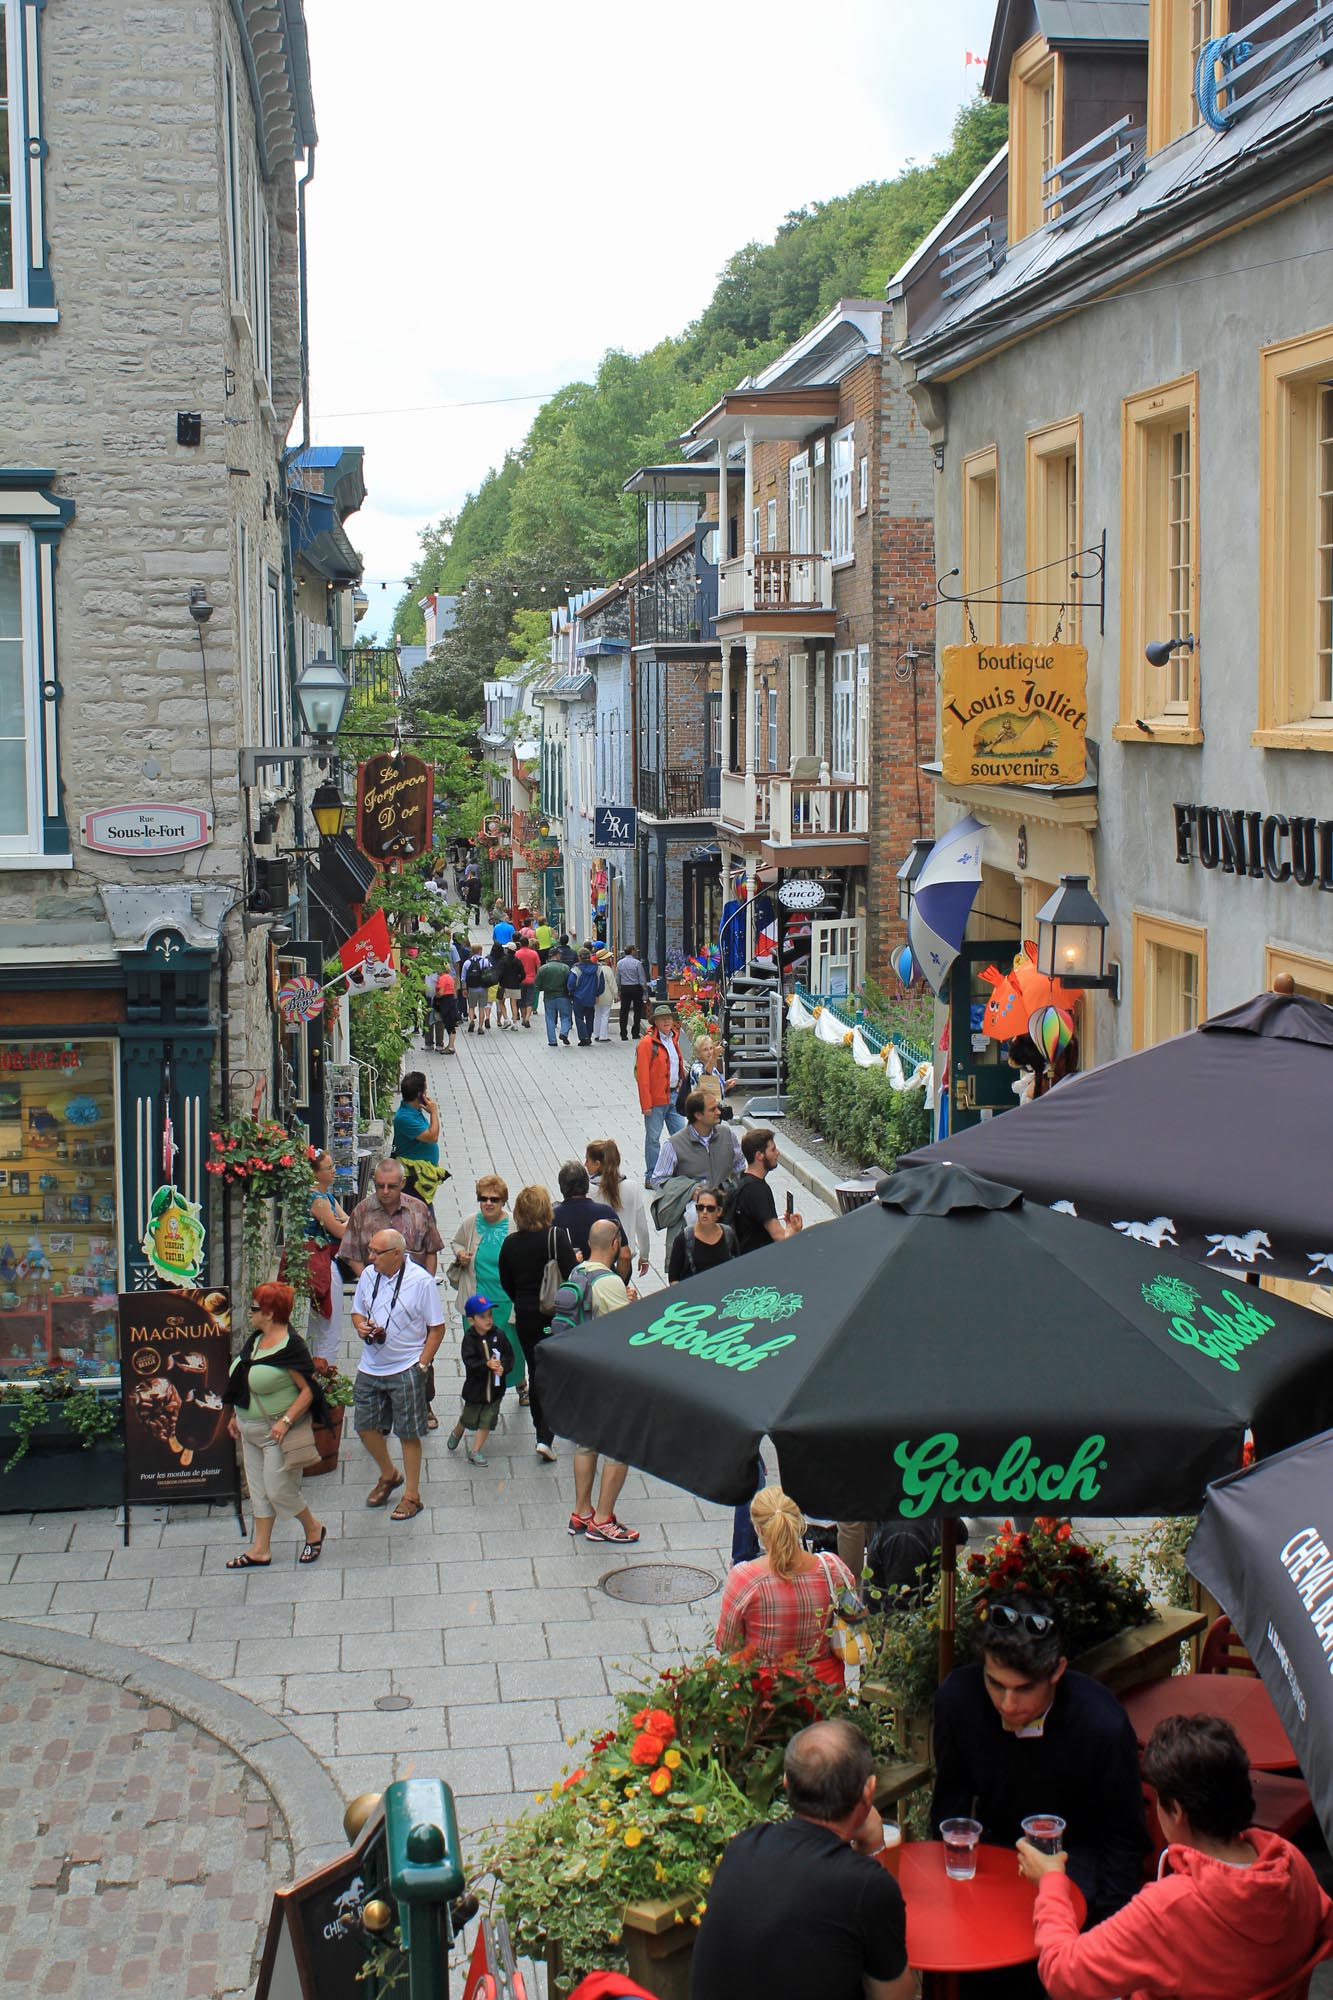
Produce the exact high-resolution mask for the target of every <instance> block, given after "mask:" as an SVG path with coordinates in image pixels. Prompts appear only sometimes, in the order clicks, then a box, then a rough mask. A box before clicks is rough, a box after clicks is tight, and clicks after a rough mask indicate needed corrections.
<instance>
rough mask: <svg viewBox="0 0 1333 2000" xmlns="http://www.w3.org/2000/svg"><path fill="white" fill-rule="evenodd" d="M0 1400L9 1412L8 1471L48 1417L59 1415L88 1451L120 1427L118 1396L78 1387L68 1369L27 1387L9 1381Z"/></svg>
mask: <svg viewBox="0 0 1333 2000" xmlns="http://www.w3.org/2000/svg"><path fill="white" fill-rule="evenodd" d="M0 1402H4V1403H5V1405H6V1406H7V1407H8V1409H9V1410H10V1411H11V1412H12V1416H11V1421H10V1447H11V1449H10V1454H9V1457H8V1458H7V1459H6V1460H5V1463H4V1470H5V1471H6V1472H12V1471H13V1470H14V1467H15V1466H16V1465H18V1464H20V1463H21V1462H22V1460H23V1459H25V1458H26V1457H27V1455H28V1451H29V1448H30V1446H31V1444H32V1438H33V1433H34V1432H35V1431H37V1430H39V1429H40V1428H41V1426H42V1425H43V1424H44V1423H46V1422H47V1421H48V1420H49V1419H50V1418H52V1417H55V1416H59V1417H63V1419H64V1421H65V1422H66V1423H67V1424H68V1426H69V1428H70V1430H72V1431H73V1433H74V1435H75V1437H76V1438H77V1439H78V1440H79V1443H80V1444H81V1445H82V1447H83V1449H84V1450H85V1451H91V1450H92V1448H93V1446H94V1445H95V1444H96V1443H97V1441H98V1439H99V1438H105V1437H111V1436H112V1435H113V1434H114V1433H115V1432H116V1431H118V1430H119V1429H120V1399H119V1398H118V1397H105V1396H100V1395H99V1394H98V1392H97V1390H96V1389H89V1388H80V1387H78V1386H77V1377H75V1376H74V1375H72V1374H70V1373H69V1371H68V1370H56V1371H54V1372H52V1373H49V1374H47V1375H45V1376H43V1377H42V1378H41V1379H40V1380H39V1381H38V1383H37V1385H36V1386H35V1387H34V1388H31V1389H21V1388H19V1387H18V1385H17V1384H10V1385H8V1386H7V1387H6V1388H5V1389H4V1390H3V1391H0Z"/></svg>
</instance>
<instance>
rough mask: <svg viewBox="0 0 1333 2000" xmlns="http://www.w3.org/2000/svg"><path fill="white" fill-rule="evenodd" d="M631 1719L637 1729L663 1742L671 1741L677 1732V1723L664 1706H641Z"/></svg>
mask: <svg viewBox="0 0 1333 2000" xmlns="http://www.w3.org/2000/svg"><path fill="white" fill-rule="evenodd" d="M631 1719H632V1721H633V1723H634V1727H635V1728H636V1729H641V1730H642V1731H643V1732H644V1734H645V1735H646V1736H655V1737H656V1738H657V1739H658V1741H659V1742H661V1743H669V1742H670V1741H671V1739H672V1737H673V1736H674V1735H675V1733H676V1725H675V1723H674V1722H673V1721H672V1720H671V1717H670V1716H669V1715H668V1713H667V1711H666V1710H665V1709H664V1708H641V1709H640V1710H639V1712H638V1714H637V1715H636V1716H634V1717H632V1718H631Z"/></svg>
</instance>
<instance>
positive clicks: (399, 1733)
mask: <svg viewBox="0 0 1333 2000" xmlns="http://www.w3.org/2000/svg"><path fill="white" fill-rule="evenodd" d="M613 1033H614V1029H613ZM459 1050H460V1053H459V1054H458V1055H457V1056H454V1057H450V1056H444V1055H431V1056H424V1055H423V1054H422V1053H421V1052H420V1051H419V1050H418V1051H416V1052H414V1053H413V1055H412V1056H411V1057H410V1058H409V1061H410V1062H411V1063H412V1064H415V1065H416V1066H419V1067H423V1068H425V1069H426V1070H427V1072H428V1074H429V1076H430V1079H431V1089H432V1094H434V1095H436V1096H437V1097H438V1099H439V1101H440V1106H441V1115H442V1125H443V1131H444V1142H445V1157H446V1160H447V1162H448V1164H449V1165H450V1167H451V1168H452V1169H453V1172H454V1175H455V1178H454V1179H453V1180H452V1181H450V1182H448V1183H447V1184H446V1186H445V1187H444V1188H443V1189H442V1190H441V1193H440V1194H439V1196H438V1197H437V1200H436V1209H437V1213H438V1215H439V1219H440V1224H441V1228H442V1230H443V1232H444V1234H445V1237H446V1240H447V1239H448V1238H449V1237H451V1236H452V1234H453V1232H454V1229H455V1228H456V1227H457V1224H458V1221H459V1220H460V1219H461V1217H462V1216H463V1215H465V1214H471V1213H472V1212H473V1208H474V1203H473V1199H472V1190H473V1186H474V1183H475V1178H476V1175H477V1174H478V1173H481V1172H485V1171H487V1170H490V1169H494V1170H495V1171H497V1172H499V1173H501V1174H502V1175H503V1176H504V1178H505V1179H506V1181H507V1182H508V1185H509V1189H510V1194H511V1198H512V1196H513V1195H515V1194H517V1192H518V1190H519V1188H520V1187H522V1186H523V1185H524V1184H525V1183H526V1182H528V1181H533V1180H535V1181H540V1182H542V1183H544V1184H545V1185H546V1186H547V1187H549V1188H551V1189H552V1190H553V1191H554V1189H555V1185H556V1175H557V1172H558V1169H559V1166H560V1164H561V1162H562V1161H563V1160H565V1159H569V1158H577V1159H582V1156H583V1146H584V1144H585V1142H586V1141H587V1140H588V1139H590V1138H594V1137H603V1138H604V1137H608V1136H610V1137H614V1138H615V1139H616V1140H617V1142H618V1143H619V1145H620V1148H621V1151H622V1154H623V1155H624V1160H625V1165H626V1168H627V1170H628V1171H629V1172H631V1173H636V1174H640V1173H641V1172H642V1167H643V1122H642V1118H641V1116H640V1114H639V1110H638V1101H637V1096H636V1093H635V1089H634V1080H633V1045H632V1044H630V1045H629V1046H626V1045H623V1044H622V1043H621V1042H620V1041H619V1040H618V1039H617V1040H615V1041H613V1042H611V1043H609V1044H605V1045H602V1044H595V1045H594V1046H593V1047H592V1048H590V1049H578V1048H577V1047H573V1048H557V1049H555V1050H551V1049H548V1047H547V1045H546V1039H545V1035H544V1033H543V1031H542V1029H541V1027H540V1025H538V1026H535V1027H534V1028H533V1029H532V1030H530V1031H528V1032H527V1033H524V1032H522V1031H518V1032H515V1033H505V1034H499V1033H493V1034H489V1035H487V1036H486V1038H485V1039H484V1040H483V1041H480V1042H478V1040H477V1038H475V1037H468V1036H467V1035H462V1036H460V1038H459ZM788 1185H789V1183H788V1181H787V1179H786V1177H785V1176H781V1177H779V1178H778V1179H777V1182H776V1188H777V1196H778V1201H779V1204H781V1202H782V1199H783V1196H784V1193H785V1191H786V1188H787V1186H788ZM797 1198H798V1206H799V1207H800V1208H801V1209H802V1211H803V1212H804V1214H805V1215H806V1217H807V1219H808V1220H810V1221H812V1222H813V1221H814V1220H816V1219H818V1218H819V1217H821V1216H824V1215H827V1214H828V1213H829V1211H828V1210H827V1209H825V1208H823V1207H822V1205H821V1204H820V1203H819V1202H818V1201H817V1199H816V1198H815V1197H814V1196H813V1195H812V1194H810V1193H808V1192H805V1191H804V1190H801V1189H798V1190H797ZM662 1242H663V1239H662V1238H661V1237H660V1236H658V1237H655V1239H654V1244H653V1263H654V1268H653V1270H652V1271H651V1272H650V1274H649V1275H648V1276H647V1277H646V1278H644V1279H643V1280H641V1281H640V1282H641V1284H642V1288H643V1289H644V1290H646V1291H647V1290H652V1289H655V1288H656V1287H658V1286H660V1285H661V1283H662V1275H661V1268H660V1266H661V1245H662ZM442 1261H443V1260H442ZM449 1324H450V1332H449V1334H448V1336H447V1338H446V1343H445V1347H444V1349H443V1363H442V1365H441V1366H440V1368H439V1370H438V1372H439V1376H440V1380H441V1383H442V1391H441V1395H440V1398H439V1405H438V1407H439V1413H440V1417H441V1423H442V1429H441V1431H440V1432H439V1433H437V1434H436V1435H435V1437H434V1438H433V1439H432V1440H431V1441H429V1442H428V1444H427V1453H426V1478H425V1483H424V1489H423V1497H424V1498H425V1499H426V1502H427V1506H426V1511H425V1512H424V1513H422V1514H421V1515H419V1516H418V1517H417V1519H416V1520H414V1521H410V1522H404V1523H392V1522H390V1520H389V1518H388V1510H387V1509H386V1510H383V1511H379V1512H371V1511H369V1510H367V1508H366V1506H365V1496H366V1493H367V1492H368V1490H369V1488H370V1485H371V1483H372V1471H371V1468H370V1463H369V1460H368V1459H367V1458H366V1457H365V1454H364V1453H363V1452H362V1450H361V1448H360V1447H359V1445H358V1444H357V1442H356V1440H355V1438H354V1437H353V1436H351V1434H350V1430H349V1432H348V1434H347V1437H346V1440H345V1442H344V1446H343V1453H342V1463H341V1465H340V1467H339V1470H338V1472H337V1473H335V1474H333V1475H329V1476H326V1477H323V1478H319V1479H316V1480H312V1481H311V1482H310V1485H309V1488H308V1492H309V1497H310V1500H311V1504H312V1505H313V1507H314V1508H315V1510H316V1512H317V1513H318V1514H319V1515H320V1517H321V1518H322V1519H324V1520H325V1521H327V1523H328V1527H329V1540H328V1543H327V1545H326V1549H325V1553H324V1555H323V1558H322V1559H321V1561H320V1562H319V1563H318V1564H316V1565H314V1566H313V1567H310V1568H306V1569H301V1568H298V1567H297V1564H296V1554H297V1548H298V1540H297V1538H296V1536H297V1531H296V1530H295V1529H280V1530H279V1533H278V1535H277V1537H276V1538H275V1560H274V1564H273V1567H272V1569H271V1570H267V1571H262V1572H260V1571H252V1572H250V1573H249V1574H228V1573H227V1571H226V1569H225V1567H224V1564H225V1561H226V1558H227V1557H228V1556H229V1555H231V1554H233V1553H235V1551H236V1550H237V1549H238V1548H239V1547H240V1546H242V1545H241V1544H240V1542H239V1541H238V1540H237V1536H236V1529H235V1524H234V1522H233V1521H232V1520H230V1519H229V1518H227V1517H226V1516H225V1515H224V1514H223V1513H222V1512H220V1511H215V1512H214V1513H213V1515H212V1517H211V1518H210V1517H209V1516H208V1515H207V1514H205V1513H203V1512H202V1511H200V1510H195V1509H184V1508H181V1509H177V1510H176V1511H175V1513H174V1514H171V1515H169V1516H168V1515H166V1514H165V1513H163V1514H161V1515H159V1516H157V1517H154V1516H153V1515H152V1514H151V1513H150V1512H148V1511H144V1510H139V1511H136V1513H135V1515H134V1527H133V1541H132V1544H131V1546H130V1547H129V1548H128V1549H124V1548H122V1547H121V1545H120V1544H121V1535H120V1529H119V1527H118V1525H117V1522H116V1519H115V1517H114V1516H113V1514H112V1513H111V1512H110V1511H102V1512H89V1513H75V1514H68V1515H51V1514H45V1515H34V1516H32V1517H25V1516H22V1515H8V1516H0V1617H7V1618H14V1619H22V1620H26V1621H29V1622H32V1623H35V1624H38V1625H49V1626H58V1627H62V1628H64V1629H66V1630H69V1631H73V1632H77V1633H82V1634H85V1635H91V1636H92V1637H94V1638H98V1639H106V1640H110V1641H113V1642H115V1643H117V1644H119V1645H122V1646H129V1647H135V1648H138V1649H140V1650H142V1651H144V1652H147V1653H150V1654H154V1655H156V1656H157V1657H159V1658H161V1659H163V1660H168V1661H173V1662H176V1663H177V1664H179V1665H181V1666H184V1667H188V1668H191V1669H193V1670H194V1671H195V1672H196V1673H200V1674H204V1675H207V1676H209V1677H210V1678H212V1679H214V1680H217V1681H220V1682H222V1683H224V1684H225V1685H227V1686H229V1687H231V1688H234V1689H236V1690H237V1691H238V1692H240V1693H243V1694H245V1695H247V1696H249V1697H250V1699H252V1700H253V1701H255V1702H256V1703H258V1704H259V1705H260V1706H261V1707H263V1708H265V1709H267V1710H268V1711H269V1712H270V1713H271V1714H273V1715H275V1716H280V1717H281V1718H282V1719H283V1721H284V1722H285V1723H287V1725H288V1726H289V1727H290V1728H291V1729H292V1730H293V1731H294V1732H295V1733H296V1734H297V1735H298V1736H300V1737H301V1738H302V1739H303V1740H304V1741H305V1742H306V1743H307V1744H308V1745H309V1746H310V1747H311V1748H312V1749H313V1750H314V1751H315V1753H316V1754H317V1755H318V1756H319V1757H320V1758H321V1759H322V1760H323V1761H324V1762H325V1764H326V1765H327V1766H328V1768H329V1770H330V1771H331V1772H332V1774H333V1776H334V1778H335V1780H336V1782H337V1784H338V1785H339V1786H340V1787H341V1789H342V1791H343V1793H344V1795H345V1796H348V1797H350V1796H352V1795H354V1794H356V1793H358V1792H362V1791H367V1790H378V1789H380V1787H381V1786H383V1785H384V1784H385V1783H386V1782H388V1781H389V1780H390V1779H391V1778H394V1777H402V1776H404V1775H406V1774H407V1773H408V1772H416V1773H423V1774H432V1775H439V1776H441V1777H443V1778H445V1779H446V1780H447V1781H448V1782H449V1783H450V1784H451V1785H452V1786H453V1787H454V1790H455V1793H456V1795H457V1798H458V1806H459V1817H460V1821H461V1823H462V1826H463V1829H464V1831H465V1832H475V1831H476V1830H478V1829H480V1828H482V1827H484V1826H486V1825H489V1824H494V1823H496V1822H497V1821H500V1820H502V1819H504V1818H507V1817H509V1816H510V1815H511V1814H512V1813H513V1812H514V1811H515V1810H518V1809H521V1808H522V1807H523V1806H524V1805H525V1804H527V1803H528V1802H529V1801H530V1799H531V1796H532V1793H533V1792H534V1791H536V1790H537V1789H538V1788H545V1787H546V1786H548V1785H549V1784H550V1782H551V1780H552V1779H553V1778H554V1777H555V1776H556V1775H558V1773H559V1771H560V1769H561V1767H562V1766H563V1765H565V1764H567V1763H568V1762H569V1761H570V1750H569V1747H568V1743H567V1739H568V1738H569V1737H570V1736H578V1735H580V1734H581V1733H583V1732H584V1731H585V1730H588V1729H590V1728H594V1727H597V1726H600V1725H601V1723H602V1722H603V1721H604V1719H605V1718H606V1717H607V1715H608V1712H609V1710H610V1707H611V1690H612V1689H613V1688H615V1687H617V1686H621V1685H624V1684H625V1683H626V1681H627V1680H628V1679H629V1677H630V1676H632V1675H633V1674H634V1673H636V1672H638V1671H646V1670H647V1664H648V1663H649V1662H654V1663H655V1664H656V1665H658V1666H660V1665H661V1664H663V1663H664V1662H665V1661H666V1660H667V1659H668V1658H669V1657H674V1656H675V1655H676V1654H677V1653H678V1652H679V1651H680V1650H681V1649H682V1648H684V1649H693V1648H696V1647H698V1646H700V1645H703V1644H704V1643H706V1641H707V1639H708V1638H709V1637H710V1636H711V1632H712V1629H713V1624H714V1621H715V1619H716V1611H717V1594H716V1592H717V1587H718V1586H719V1585H720V1582H721V1578H722V1576H723V1574H724V1571H725V1566H726V1563H727V1560H728V1557H729V1550H730V1538H731V1515H730V1511H729V1510H728V1509H726V1508H721V1507H715V1506H710V1505H708V1504H707V1503H704V1502H701V1501H698V1500H696V1499H694V1498H693V1497H692V1496H691V1495H690V1494H687V1493H684V1492H681V1491H680V1490H679V1489H677V1488H674V1487H671V1486H668V1485H666V1484H665V1483H663V1482H661V1481H657V1480H651V1479H648V1478H646V1477H645V1476H643V1475H642V1474H639V1473H636V1472H631V1474H630V1475H629V1478H628V1480H627V1482H626V1486H625V1491H624V1495H623V1497H622V1500H621V1503H620V1504H621V1512H622V1514H623V1516H624V1517H625V1519H627V1520H628V1521H630V1522H631V1523H632V1524H633V1525H634V1526H636V1527H638V1528H639V1529H640V1530H641V1531H642V1540H641V1542H639V1543H638V1544H637V1545H636V1546H635V1547H633V1548H615V1547H609V1546H606V1545H602V1546H597V1545H594V1544H590V1543H586V1542H584V1541H583V1540H582V1539H578V1540H574V1539H571V1537H570V1536H569V1535H568V1534H567V1533H566V1529H565V1523H566V1520H567V1517H568V1514H569V1511H570V1506H571V1503H572V1494H573V1466H572V1460H571V1455H570V1452H569V1450H568V1448H567V1447H565V1446H563V1445H562V1446H561V1447H560V1448H559V1449H560V1457H559V1461H558V1463H557V1464H556V1465H554V1466H543V1465H542V1464H541V1462H540V1461H539V1460H538V1459H537V1458H536V1456H535V1454H534V1451H533V1436H532V1429H531V1424H530V1421H529V1418H528V1415H527V1412H526V1411H525V1410H522V1409H521V1408H519V1406H518V1404H517V1402H516V1400H515V1399H514V1398H512V1397H511V1398H509V1399H508V1401H507V1403H506V1412H507V1413H506V1415H505V1416H504V1418H503V1420H502V1424H503V1428H502V1429H501V1430H500V1431H499V1433H498V1434H497V1436H496V1439H495V1443H494V1446H493V1447H492V1449H491V1452H490V1458H491V1463H490V1465H489V1467H487V1468H485V1469H482V1468H474V1467H471V1466H469V1465H468V1464H467V1462H466V1460H465V1459H464V1458H463V1456H462V1454H461V1453H460V1454H459V1455H458V1456H457V1457H451V1456H449V1455H448V1454H446V1452H445V1450H444V1431H445V1429H447V1428H448V1426H449V1425H450V1423H451V1422H452V1420H453V1416H454V1412H455V1409H456V1399H457V1395H458V1384H459V1381H460V1379H461V1372H460V1371H459V1369H458V1367H457V1361H456V1355H457V1343H458V1338H459V1334H458V1328H457V1322H456V1318H455V1316H454V1315H453V1312H452V1303H451V1302H450V1313H449ZM346 1353H347V1362H348V1365H349V1366H352V1367H354V1366H355V1359H356V1357H355V1356H354V1355H353V1354H352V1352H351V1336H350V1328H349V1338H348V1344H347V1349H346ZM662 1560H666V1561H677V1562H681V1563H690V1564H698V1565H699V1566H700V1567H701V1568H703V1569H704V1570H706V1571H708V1572H710V1573H711V1577H712V1579H713V1587H712V1591H711V1594H710V1595H708V1596H706V1597H704V1598H703V1599H702V1600H701V1601H700V1602H699V1603H697V1604H695V1605H692V1606H685V1607H682V1608H679V1609H675V1610H670V1609H662V1610H654V1609H652V1608H651V1607H648V1608H644V1607H641V1606H634V1605H630V1604H623V1603H617V1602H616V1601H615V1600H613V1599H612V1598H610V1597H608V1596H607V1595H606V1594H605V1593H604V1592H603V1591H602V1590H601V1589H600V1588H599V1587H598V1586H599V1580H600V1579H601V1578H602V1577H604V1576H605V1575H606V1574H607V1573H608V1572H611V1571H615V1570H619V1569H622V1568H625V1567H628V1566H631V1565H633V1564H635V1563H641V1562H645V1561H662ZM399 1696H403V1697H406V1698H407V1699H408V1700H409V1701H410V1703H411V1706H410V1707H408V1708H403V1709H391V1710H387V1711H386V1710H382V1709H379V1708H377V1707H376V1705H375V1704H376V1702H377V1701H378V1700H381V1699H383V1698H385V1697H399ZM330 1831H331V1833H336V1829H331V1830H330Z"/></svg>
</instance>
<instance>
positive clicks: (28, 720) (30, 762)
mask: <svg viewBox="0 0 1333 2000" xmlns="http://www.w3.org/2000/svg"><path fill="white" fill-rule="evenodd" d="M0 547H5V548H13V547H17V549H18V552H19V624H20V645H21V647H22V662H23V747H24V758H23V773H24V783H25V785H26V787H27V805H28V813H27V825H26V827H25V829H24V831H23V832H22V833H8V834H0V858H3V857H6V856H23V857H28V856H34V857H35V856H38V855H40V854H41V852H42V758H41V728H42V723H43V720H44V717H43V711H42V674H41V661H40V660H39V658H38V647H37V552H36V544H35V542H34V540H33V535H32V531H31V529H29V528H24V527H20V526H19V525H18V524H17V523H12V522H7V521H4V522H0ZM6 643H7V642H6Z"/></svg>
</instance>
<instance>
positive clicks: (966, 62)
mask: <svg viewBox="0 0 1333 2000" xmlns="http://www.w3.org/2000/svg"><path fill="white" fill-rule="evenodd" d="M973 63H976V64H977V66H978V67H979V68H981V69H985V67H986V58H985V56H974V55H973V53H972V51H971V49H964V51H963V68H964V69H970V68H971V66H972V64H973Z"/></svg>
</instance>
